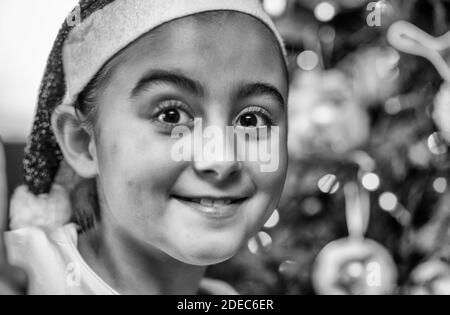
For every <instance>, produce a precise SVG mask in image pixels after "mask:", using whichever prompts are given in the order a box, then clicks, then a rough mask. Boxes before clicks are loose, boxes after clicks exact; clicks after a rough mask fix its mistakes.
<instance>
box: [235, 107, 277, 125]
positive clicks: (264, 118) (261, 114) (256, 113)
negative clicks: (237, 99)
mask: <svg viewBox="0 0 450 315" xmlns="http://www.w3.org/2000/svg"><path fill="white" fill-rule="evenodd" d="M235 124H236V125H237V126H238V127H243V128H262V127H270V126H272V125H275V122H274V120H273V119H272V115H271V114H270V113H269V112H268V111H267V110H265V109H264V108H262V107H258V106H253V107H248V108H246V109H245V110H244V111H243V112H242V113H241V114H239V116H238V118H237V119H236V123H235Z"/></svg>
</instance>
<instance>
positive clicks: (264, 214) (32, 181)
mask: <svg viewBox="0 0 450 315" xmlns="http://www.w3.org/2000/svg"><path fill="white" fill-rule="evenodd" d="M74 13H76V14H79V15H80V16H79V18H80V19H77V18H74V19H73V18H72V19H70V20H68V21H66V22H65V23H64V25H63V26H62V29H61V31H60V33H59V35H58V37H57V39H56V42H55V45H54V48H53V50H52V52H51V55H50V58H49V61H48V65H47V69H46V72H45V75H44V79H43V83H42V87H41V92H40V95H39V104H38V111H37V116H36V120H35V124H34V127H33V130H32V135H31V137H30V140H29V143H28V146H27V150H26V156H25V161H24V169H25V184H26V185H25V186H23V187H20V188H19V189H18V190H17V191H16V192H15V194H14V196H13V198H12V200H11V205H10V221H9V227H10V228H11V231H9V232H7V233H5V238H4V243H5V245H6V246H5V247H6V248H3V247H2V250H1V251H0V264H1V266H2V268H1V270H2V272H1V273H0V274H1V276H0V279H1V280H0V284H1V288H3V289H1V288H0V292H1V293H8V292H9V293H20V292H21V291H20V290H22V289H21V288H24V287H26V288H27V289H26V292H27V293H29V294H119V293H120V294H197V293H200V294H232V293H234V290H232V288H230V287H228V286H227V285H226V284H224V283H220V282H218V281H214V280H210V279H204V272H205V269H206V267H207V266H208V265H212V264H217V263H220V262H223V261H225V260H227V259H229V258H230V257H232V256H233V255H234V254H236V253H237V251H238V250H239V249H240V248H241V247H242V246H243V244H245V243H246V242H247V240H248V239H249V238H250V237H252V236H253V235H254V234H255V233H256V232H257V231H258V230H259V228H260V227H261V226H262V225H263V224H264V223H265V222H266V220H267V219H268V218H269V217H270V215H271V213H272V212H273V210H274V209H275V208H276V207H277V204H278V202H279V199H280V195H281V191H282V189H283V185H284V180H285V176H286V167H287V149H286V144H287V132H286V130H287V117H286V99H287V94H288V80H287V67H286V61H285V56H284V49H283V44H282V41H281V39H280V36H279V34H278V33H277V31H276V30H275V28H274V25H273V23H272V22H271V21H270V19H269V18H268V16H267V15H266V14H265V13H264V11H263V10H262V8H261V5H260V2H259V0H245V1H242V0H190V1H186V0H115V1H114V0H97V1H95V0H82V1H80V4H79V6H78V7H77V9H76V10H75V11H74ZM72 17H73V15H72ZM198 120H201V122H202V125H203V127H208V126H215V127H218V128H220V130H225V128H226V127H227V126H233V127H234V129H235V132H236V133H240V132H248V131H252V130H261V129H263V128H265V129H266V130H269V132H268V134H267V136H266V137H265V138H264V137H257V138H256V139H254V138H251V137H250V139H249V138H244V139H245V140H244V141H242V140H241V141H237V142H236V143H233V144H230V143H231V142H230V141H225V142H224V143H225V145H226V146H227V150H226V152H229V151H232V152H233V153H235V152H236V151H239V148H241V147H243V146H248V147H250V150H254V148H255V147H257V146H255V144H258V143H259V142H270V141H276V142H277V143H278V142H279V144H280V145H279V146H278V147H279V150H278V152H275V153H276V154H277V158H278V159H279V164H278V167H277V168H276V169H275V170H274V171H272V172H270V173H268V172H263V171H261V167H260V166H261V165H260V164H261V163H260V162H258V161H254V160H252V161H249V160H248V159H245V158H244V159H242V158H240V157H238V156H236V154H233V158H232V159H225V158H224V156H216V158H215V159H198V158H196V157H197V156H198V155H197V154H196V153H197V152H195V151H196V150H199V148H198V147H195V148H194V152H193V153H192V157H193V158H192V159H190V160H183V161H175V160H174V159H173V155H172V152H173V147H174V145H176V144H177V141H183V142H184V143H185V144H186V143H187V144H188V146H189V144H192V141H194V140H195V139H194V140H193V138H195V137H197V136H196V133H195V132H194V133H193V134H194V135H193V136H183V137H182V138H181V139H175V138H174V137H173V136H172V133H173V131H174V129H175V128H177V127H186V128H188V129H189V130H191V129H194V128H195V126H196V125H197V124H196V121H198ZM275 128H276V130H277V131H276V132H275V131H272V130H275ZM202 149H203V148H200V150H202ZM228 149H229V150H228ZM219 155H220V154H219ZM0 169H1V170H2V171H1V173H0V178H1V184H0V185H1V186H0V188H1V191H2V194H1V195H0V200H1V202H2V206H1V214H2V218H3V219H2V220H3V221H2V222H0V223H3V225H5V221H6V197H5V196H6V194H5V187H6V184H5V172H4V159H3V157H0ZM2 243H3V242H2ZM11 266H15V267H18V268H19V269H15V267H11ZM20 271H24V272H25V274H26V276H27V282H26V283H25V282H24V280H22V279H23V278H24V277H23V276H22V275H21V272H20ZM2 290H3V291H2Z"/></svg>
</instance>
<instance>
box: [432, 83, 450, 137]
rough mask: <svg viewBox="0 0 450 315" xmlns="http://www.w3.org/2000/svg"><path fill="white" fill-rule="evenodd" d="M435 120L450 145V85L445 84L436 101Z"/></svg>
mask: <svg viewBox="0 0 450 315" xmlns="http://www.w3.org/2000/svg"><path fill="white" fill-rule="evenodd" d="M432 116H433V120H434V122H435V123H436V125H437V126H438V128H439V129H440V131H441V135H442V137H443V138H444V139H445V140H446V141H447V142H448V143H450V83H444V84H443V85H442V86H441V89H440V91H439V93H438V94H437V95H436V97H435V99H434V111H433V114H432Z"/></svg>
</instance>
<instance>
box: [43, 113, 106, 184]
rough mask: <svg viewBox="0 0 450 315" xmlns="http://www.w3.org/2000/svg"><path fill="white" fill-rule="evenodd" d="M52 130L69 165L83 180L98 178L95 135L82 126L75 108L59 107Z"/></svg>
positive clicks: (54, 114)
mask: <svg viewBox="0 0 450 315" xmlns="http://www.w3.org/2000/svg"><path fill="white" fill-rule="evenodd" d="M52 128H53V132H54V134H55V136H56V139H57V141H58V144H59V146H60V148H61V151H62V152H63V155H64V158H65V160H66V161H67V163H68V164H69V165H70V166H71V167H72V168H73V169H74V170H75V172H76V173H77V174H78V175H79V176H81V177H83V178H94V177H96V176H97V174H98V171H97V169H98V168H97V158H96V156H95V142H94V139H93V135H92V133H91V132H89V131H88V130H87V129H86V128H85V127H84V126H83V124H82V122H81V120H80V118H79V117H78V116H77V113H76V111H75V108H74V107H72V106H67V105H60V106H58V107H57V108H56V109H55V111H54V112H53V114H52Z"/></svg>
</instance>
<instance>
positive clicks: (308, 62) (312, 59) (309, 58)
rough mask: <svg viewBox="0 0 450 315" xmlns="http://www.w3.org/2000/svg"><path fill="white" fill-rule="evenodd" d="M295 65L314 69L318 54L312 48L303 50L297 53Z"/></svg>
mask: <svg viewBox="0 0 450 315" xmlns="http://www.w3.org/2000/svg"><path fill="white" fill-rule="evenodd" d="M297 65H298V66H299V67H300V69H302V70H305V71H311V70H314V69H315V68H317V66H318V65H319V56H318V55H317V54H316V53H315V52H314V51H312V50H305V51H303V52H302V53H300V54H299V55H298V57H297Z"/></svg>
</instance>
